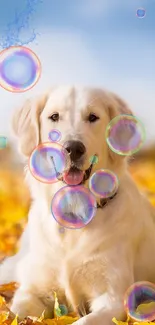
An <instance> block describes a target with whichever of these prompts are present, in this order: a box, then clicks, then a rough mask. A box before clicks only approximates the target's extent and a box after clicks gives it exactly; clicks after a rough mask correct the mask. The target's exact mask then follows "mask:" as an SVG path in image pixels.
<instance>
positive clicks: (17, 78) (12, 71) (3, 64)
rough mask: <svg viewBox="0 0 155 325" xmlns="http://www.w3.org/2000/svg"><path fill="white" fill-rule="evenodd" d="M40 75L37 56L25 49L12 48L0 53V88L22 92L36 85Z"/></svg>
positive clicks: (21, 47)
mask: <svg viewBox="0 0 155 325" xmlns="http://www.w3.org/2000/svg"><path fill="white" fill-rule="evenodd" d="M40 75H41V63H40V61H39V59H38V57H37V55H36V54H35V53H34V52H33V51H32V50H30V49H29V48H27V47H24V46H12V47H9V48H7V49H5V50H3V51H1V52H0V86H1V87H3V88H4V89H5V90H8V91H11V92H16V93H19V92H24V91H27V90H29V89H31V88H32V87H34V86H35V85H36V83H37V82H38V80H39V78H40Z"/></svg>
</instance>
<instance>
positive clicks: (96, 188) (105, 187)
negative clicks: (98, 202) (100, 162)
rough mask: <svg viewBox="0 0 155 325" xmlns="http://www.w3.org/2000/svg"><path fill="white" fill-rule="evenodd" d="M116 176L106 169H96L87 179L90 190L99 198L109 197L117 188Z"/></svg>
mask: <svg viewBox="0 0 155 325" xmlns="http://www.w3.org/2000/svg"><path fill="white" fill-rule="evenodd" d="M118 185H119V183H118V178H117V176H116V175H115V174H114V173H113V172H112V171H111V170H108V169H100V170H97V171H96V172H95V173H94V174H93V175H92V176H91V178H90V180H89V189H90V191H91V192H92V193H93V194H94V195H95V196H98V197H100V198H109V197H111V196H113V195H114V194H115V193H116V192H117V190H118Z"/></svg>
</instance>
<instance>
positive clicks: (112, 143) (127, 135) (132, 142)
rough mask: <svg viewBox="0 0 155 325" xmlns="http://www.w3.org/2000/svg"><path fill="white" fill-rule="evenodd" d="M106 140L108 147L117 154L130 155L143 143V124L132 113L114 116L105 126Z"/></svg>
mask: <svg viewBox="0 0 155 325" xmlns="http://www.w3.org/2000/svg"><path fill="white" fill-rule="evenodd" d="M106 141H107V144H108V146H109V148H110V149H111V150H112V151H114V152H116V153H117V154H118V155H122V156H123V155H124V156H125V155H126V156H129V155H132V154H134V153H136V152H137V151H139V150H140V149H141V147H142V146H143V144H144V141H145V129H144V126H143V124H142V123H141V122H140V121H139V120H138V119H137V118H136V117H135V116H133V115H125V114H122V115H119V116H116V117H115V118H113V119H112V120H111V121H110V123H109V124H108V126H107V128H106Z"/></svg>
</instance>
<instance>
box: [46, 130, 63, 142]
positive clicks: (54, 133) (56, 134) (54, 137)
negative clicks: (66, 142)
mask: <svg viewBox="0 0 155 325" xmlns="http://www.w3.org/2000/svg"><path fill="white" fill-rule="evenodd" d="M48 138H49V140H50V141H52V142H58V141H60V139H61V132H60V131H59V130H56V129H53V130H51V131H50V132H49V135H48Z"/></svg>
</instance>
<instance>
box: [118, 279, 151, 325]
mask: <svg viewBox="0 0 155 325" xmlns="http://www.w3.org/2000/svg"><path fill="white" fill-rule="evenodd" d="M124 306H125V309H126V312H127V314H128V315H129V316H130V317H131V318H132V319H133V320H136V321H143V322H144V321H145V322H151V321H153V320H155V285H154V284H153V283H151V282H147V281H140V282H136V283H134V284H133V285H131V287H129V289H128V290H127V292H126V294H125V297H124Z"/></svg>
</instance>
